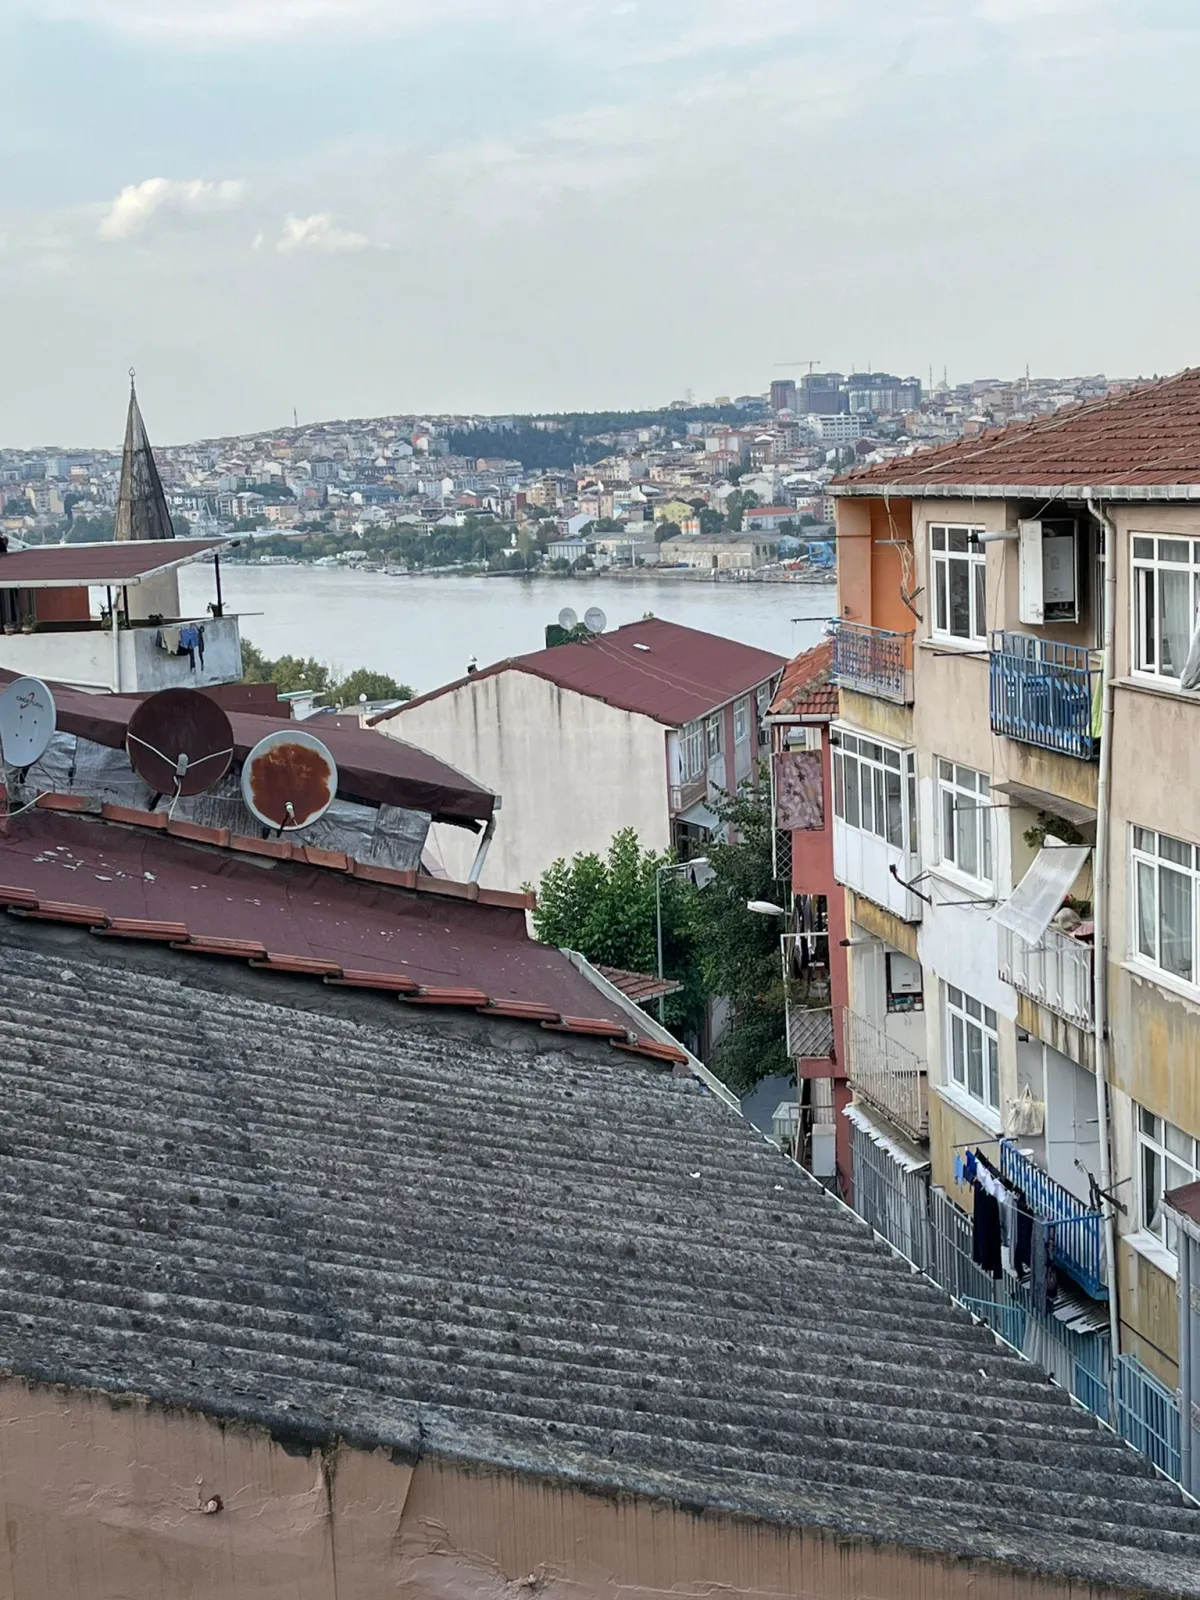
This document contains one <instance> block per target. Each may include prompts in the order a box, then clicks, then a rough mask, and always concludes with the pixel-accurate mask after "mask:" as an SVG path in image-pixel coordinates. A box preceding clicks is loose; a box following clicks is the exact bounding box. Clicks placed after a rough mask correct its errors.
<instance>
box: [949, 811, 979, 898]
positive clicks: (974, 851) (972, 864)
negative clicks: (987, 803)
mask: <svg viewBox="0 0 1200 1600" xmlns="http://www.w3.org/2000/svg"><path fill="white" fill-rule="evenodd" d="M954 815H955V839H956V846H955V849H956V854H955V860H956V861H957V862H958V864H959V866H960V867H961V868H962V870H963V871H964V872H969V873H970V874H971V876H972V877H973V878H977V877H978V876H979V818H978V813H977V811H976V808H975V802H974V800H969V799H968V798H967V796H966V795H965V794H962V793H959V794H957V795H956V796H955V813H954Z"/></svg>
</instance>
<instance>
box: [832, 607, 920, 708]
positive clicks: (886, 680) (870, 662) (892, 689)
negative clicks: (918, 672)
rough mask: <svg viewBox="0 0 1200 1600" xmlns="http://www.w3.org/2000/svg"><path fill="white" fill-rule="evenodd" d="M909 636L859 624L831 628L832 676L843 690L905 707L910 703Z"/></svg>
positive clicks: (838, 625)
mask: <svg viewBox="0 0 1200 1600" xmlns="http://www.w3.org/2000/svg"><path fill="white" fill-rule="evenodd" d="M912 638H913V636H912V634H911V633H889V632H888V630H887V629H886V628H868V627H866V626H864V625H863V624H862V623H860V622H835V623H834V624H833V675H834V677H835V678H836V679H837V681H838V683H839V684H840V685H841V686H842V688H844V689H857V690H858V692H859V693H860V694H870V695H874V696H876V698H877V699H880V700H895V701H896V702H897V703H898V704H899V705H908V704H909V703H910V702H911V700H912V671H911V666H912Z"/></svg>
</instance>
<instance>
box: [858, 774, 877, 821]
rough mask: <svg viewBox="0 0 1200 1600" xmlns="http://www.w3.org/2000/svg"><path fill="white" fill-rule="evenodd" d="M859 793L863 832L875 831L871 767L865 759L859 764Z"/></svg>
mask: <svg viewBox="0 0 1200 1600" xmlns="http://www.w3.org/2000/svg"><path fill="white" fill-rule="evenodd" d="M858 776H859V794H860V795H861V797H862V821H861V826H862V830H863V832H864V833H874V832H875V803H874V800H873V799H872V791H871V769H870V767H869V766H868V765H867V763H866V762H865V761H863V762H861V763H860V764H859V768H858Z"/></svg>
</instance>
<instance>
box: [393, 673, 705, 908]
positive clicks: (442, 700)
mask: <svg viewBox="0 0 1200 1600" xmlns="http://www.w3.org/2000/svg"><path fill="white" fill-rule="evenodd" d="M379 727H380V729H381V731H382V732H384V733H387V734H390V735H391V736H392V737H393V738H397V739H404V740H407V741H408V742H409V743H411V744H416V745H419V746H420V747H421V748H422V749H424V750H429V751H431V752H432V754H434V755H436V756H440V757H441V758H442V759H443V760H445V761H449V762H450V763H451V765H452V766H455V767H458V768H459V769H460V770H461V771H463V772H465V773H469V774H470V776H471V777H473V778H476V779H478V780H479V781H480V782H481V783H484V784H486V785H487V786H488V787H489V788H491V789H494V790H495V791H496V792H497V793H498V794H499V795H500V796H501V797H502V800H503V804H502V808H501V810H500V813H499V815H498V818H497V826H496V836H495V839H494V841H493V844H492V848H491V852H490V854H489V856H488V861H487V866H486V868H485V870H484V873H483V878H482V882H483V883H484V884H485V885H486V886H488V887H490V888H499V889H519V888H520V887H521V885H522V884H523V883H532V884H533V885H534V886H535V887H536V885H537V882H538V880H539V878H540V877H541V875H542V873H543V872H544V871H545V870H546V868H547V867H548V866H549V865H550V864H551V862H553V861H555V860H557V859H558V857H560V856H565V857H567V858H570V857H571V856H573V855H574V854H575V853H576V852H577V851H589V850H594V851H597V852H599V853H601V854H603V853H604V852H605V851H606V850H607V849H608V846H609V844H610V842H611V841H612V837H613V835H614V834H615V833H617V832H618V831H619V830H620V829H621V828H634V829H635V830H636V831H637V834H638V837H639V838H640V840H641V842H642V844H643V845H644V846H645V847H646V848H648V849H653V850H666V849H667V848H669V846H670V843H671V829H670V815H669V808H668V795H667V756H666V739H667V730H666V728H664V727H663V726H662V724H661V723H657V722H653V721H652V720H651V719H650V718H649V717H643V716H638V715H636V714H635V713H633V712H629V711H621V710H618V708H617V707H615V706H610V705H605V704H604V702H603V701H601V700H594V699H591V698H589V697H588V696H585V695H581V694H576V693H574V692H573V691H571V690H567V689H560V688H559V687H558V686H557V685H555V684H552V683H548V682H547V681H546V680H545V679H544V678H539V677H535V676H534V674H533V673H530V672H522V671H520V670H518V669H515V668H514V669H510V670H507V671H504V672H498V673H494V674H489V675H487V676H480V677H478V678H476V679H474V680H471V681H468V682H467V683H465V684H463V685H462V686H461V687H459V688H457V689H454V690H451V691H450V692H449V693H447V694H442V695H438V696H436V697H435V698H433V699H431V700H427V701H425V702H424V703H423V704H420V705H415V706H413V707H412V708H411V709H402V710H400V711H399V712H397V713H396V715H395V716H393V717H391V718H389V719H388V720H387V721H386V722H381V723H380V724H379ZM729 737H730V738H732V729H731V728H730V730H729ZM436 832H437V840H436V842H437V846H438V848H439V850H440V852H441V856H442V860H443V863H444V865H445V867H446V870H447V872H448V873H449V875H450V876H451V877H452V878H459V879H462V878H465V877H466V875H467V873H468V871H469V870H470V866H471V861H472V859H473V857H474V854H475V850H476V845H477V841H476V839H475V837H474V836H473V835H471V834H468V833H467V832H466V831H465V830H464V829H461V828H446V827H443V828H440V829H438V830H436Z"/></svg>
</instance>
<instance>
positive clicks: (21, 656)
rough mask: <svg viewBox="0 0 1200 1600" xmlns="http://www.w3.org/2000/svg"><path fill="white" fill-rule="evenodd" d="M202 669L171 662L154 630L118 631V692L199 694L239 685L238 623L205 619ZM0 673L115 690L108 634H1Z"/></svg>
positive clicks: (180, 659) (233, 619)
mask: <svg viewBox="0 0 1200 1600" xmlns="http://www.w3.org/2000/svg"><path fill="white" fill-rule="evenodd" d="M201 626H202V627H203V628H204V665H203V666H201V665H200V660H199V657H197V658H196V669H195V671H194V672H193V671H191V670H190V669H189V666H188V658H187V657H186V656H169V655H167V654H166V652H165V651H163V650H160V649H159V647H158V645H157V644H156V643H155V636H156V634H157V632H158V630H157V629H156V628H153V627H139V628H122V629H121V630H120V640H119V649H120V662H121V666H120V673H121V681H120V687H121V688H122V689H123V690H126V691H137V692H141V693H151V692H153V691H154V690H156V689H198V688H203V687H205V686H206V685H208V684H215V683H237V682H238V681H239V679H240V678H241V676H242V646H241V636H240V632H239V628H238V620H237V618H236V617H221V618H212V617H209V618H206V619H203V620H202V622H201ZM0 667H7V668H8V669H9V671H11V672H21V673H28V674H29V675H30V676H32V677H35V678H53V679H56V680H58V681H59V682H62V683H75V684H80V685H81V686H82V687H84V688H105V689H115V688H116V687H117V684H116V670H115V663H114V661H113V637H112V633H111V631H108V630H102V629H100V628H84V629H80V630H78V631H75V630H69V631H66V632H57V631H50V630H47V631H45V632H39V633H13V634H7V633H6V634H0Z"/></svg>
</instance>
